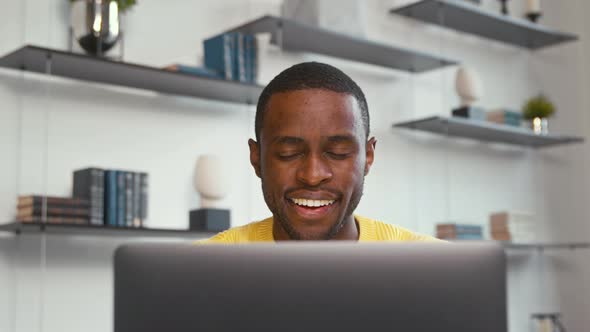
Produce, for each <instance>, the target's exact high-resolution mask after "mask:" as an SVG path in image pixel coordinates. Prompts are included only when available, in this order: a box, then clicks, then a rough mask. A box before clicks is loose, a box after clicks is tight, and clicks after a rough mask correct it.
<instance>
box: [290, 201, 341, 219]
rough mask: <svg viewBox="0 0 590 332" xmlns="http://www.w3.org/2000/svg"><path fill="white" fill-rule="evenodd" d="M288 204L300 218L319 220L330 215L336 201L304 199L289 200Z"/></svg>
mask: <svg viewBox="0 0 590 332" xmlns="http://www.w3.org/2000/svg"><path fill="white" fill-rule="evenodd" d="M289 202H290V203H291V206H292V207H293V209H294V210H295V213H297V214H298V215H299V216H300V217H302V218H304V219H308V220H309V219H319V218H323V217H325V216H326V215H328V214H329V213H330V211H332V210H333V208H334V206H335V205H334V203H335V202H336V200H333V199H329V200H328V199H306V198H290V199H289Z"/></svg>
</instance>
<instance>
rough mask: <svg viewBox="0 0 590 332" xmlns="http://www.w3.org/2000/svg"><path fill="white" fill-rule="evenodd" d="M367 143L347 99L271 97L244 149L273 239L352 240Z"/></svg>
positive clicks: (369, 158)
mask: <svg viewBox="0 0 590 332" xmlns="http://www.w3.org/2000/svg"><path fill="white" fill-rule="evenodd" d="M366 136H367V135H366V133H365V129H364V126H363V122H362V118H361V111H360V108H359V105H358V102H357V100H356V99H355V98H354V97H353V96H352V95H350V94H345V93H337V92H333V91H329V90H324V89H305V90H295V91H289V92H282V93H276V94H273V95H272V96H271V97H270V99H269V101H268V104H267V106H266V109H265V113H264V120H263V125H262V130H261V133H260V142H258V143H256V142H255V141H253V140H250V141H249V145H250V160H251V163H252V166H253V167H254V169H255V171H256V174H257V175H258V176H259V177H260V178H261V180H262V191H263V193H264V199H265V201H266V204H267V205H268V207H269V209H270V210H271V212H272V213H273V217H274V220H275V230H274V231H273V233H274V235H275V239H277V237H278V239H277V240H281V239H293V240H329V239H339V238H340V239H350V237H351V236H356V237H358V232H357V231H356V225H355V222H354V217H353V215H352V213H353V212H354V210H355V208H356V207H357V205H358V203H359V201H360V199H361V196H362V192H363V183H364V176H365V175H366V174H367V173H368V171H369V168H370V167H371V164H372V163H373V154H374V147H375V139H374V138H371V139H370V140H367V139H366ZM277 226H279V228H278V229H276V227H277Z"/></svg>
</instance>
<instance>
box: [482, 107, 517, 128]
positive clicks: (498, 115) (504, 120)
mask: <svg viewBox="0 0 590 332" xmlns="http://www.w3.org/2000/svg"><path fill="white" fill-rule="evenodd" d="M486 117H487V120H488V121H489V122H493V123H497V124H502V125H509V126H514V127H520V125H521V123H522V114H521V113H520V112H516V111H510V110H504V109H500V110H495V111H490V112H487V114H486Z"/></svg>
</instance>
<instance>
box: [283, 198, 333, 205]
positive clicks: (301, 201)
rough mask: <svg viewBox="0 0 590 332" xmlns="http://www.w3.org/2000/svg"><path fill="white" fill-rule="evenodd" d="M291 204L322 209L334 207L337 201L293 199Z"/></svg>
mask: <svg viewBox="0 0 590 332" xmlns="http://www.w3.org/2000/svg"><path fill="white" fill-rule="evenodd" d="M291 202H293V203H295V204H297V205H299V206H305V207H320V206H326V205H332V204H333V203H334V202H335V201H334V200H325V199H305V198H291Z"/></svg>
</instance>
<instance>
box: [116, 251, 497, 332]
mask: <svg viewBox="0 0 590 332" xmlns="http://www.w3.org/2000/svg"><path fill="white" fill-rule="evenodd" d="M114 273H115V275H114V292H115V293H114V301H115V303H114V310H115V312H114V331H115V332H180V331H183V332H184V331H187V332H188V331H190V332H198V331H219V332H230V331H231V332H234V331H269V332H270V331H273V332H277V331H293V332H295V331H297V332H301V331H305V332H320V331H321V332H326V331H338V332H353V331H354V332H361V331H362V332H367V331H403V332H433V331H452V332H472V331H477V332H504V331H507V313H506V263H505V254H504V251H503V249H502V248H501V247H500V246H498V245H495V244H492V243H469V244H446V243H445V244H440V243H423V242H420V243H417V242H413V243H353V242H338V243H334V242H323V243H322V242H320V243H317V242H303V243H301V242H299V243H291V242H289V243H284V244H246V245H178V244H177V245H170V244H167V245H165V244H135V245H125V246H122V247H120V248H118V249H117V251H116V253H115V258H114Z"/></svg>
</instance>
